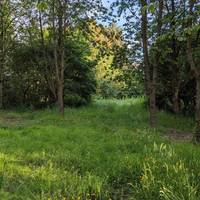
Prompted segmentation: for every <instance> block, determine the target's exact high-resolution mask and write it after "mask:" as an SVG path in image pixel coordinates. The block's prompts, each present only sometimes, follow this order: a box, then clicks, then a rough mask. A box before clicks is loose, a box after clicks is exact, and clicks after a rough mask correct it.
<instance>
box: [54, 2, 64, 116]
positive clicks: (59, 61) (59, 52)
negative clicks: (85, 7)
mask: <svg viewBox="0 0 200 200" xmlns="http://www.w3.org/2000/svg"><path fill="white" fill-rule="evenodd" d="M65 6H66V2H61V1H58V8H57V12H56V13H55V7H56V6H55V1H53V32H54V33H53V35H54V62H55V69H56V79H57V97H58V109H59V112H60V114H61V115H62V116H64V70H65V48H64V46H65V44H64V42H65V40H64V38H65V31H66V30H65V29H66V19H65V14H66V13H65V11H66V9H65V8H66V7H65ZM55 14H57V18H58V20H57V27H56V25H55V22H56V15H55Z"/></svg>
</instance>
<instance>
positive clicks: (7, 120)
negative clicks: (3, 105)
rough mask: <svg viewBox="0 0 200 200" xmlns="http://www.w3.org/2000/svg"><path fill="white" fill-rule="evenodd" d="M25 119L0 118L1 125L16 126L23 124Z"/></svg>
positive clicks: (14, 117) (15, 117)
mask: <svg viewBox="0 0 200 200" xmlns="http://www.w3.org/2000/svg"><path fill="white" fill-rule="evenodd" d="M23 121H24V120H23V118H21V117H17V116H0V125H3V126H4V125H6V126H8V125H10V126H16V125H20V124H22V123H23Z"/></svg>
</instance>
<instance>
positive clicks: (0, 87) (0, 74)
mask: <svg viewBox="0 0 200 200" xmlns="http://www.w3.org/2000/svg"><path fill="white" fill-rule="evenodd" d="M0 68H1V69H0V109H2V108H3V64H0Z"/></svg>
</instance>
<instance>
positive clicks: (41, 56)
mask: <svg viewBox="0 0 200 200" xmlns="http://www.w3.org/2000/svg"><path fill="white" fill-rule="evenodd" d="M65 46H66V51H65V58H66V59H65V60H66V63H65V88H64V101H65V104H66V105H68V106H80V105H85V104H87V103H89V102H90V100H91V95H92V93H94V92H95V85H96V83H95V79H94V74H93V67H94V65H95V63H94V62H92V61H89V60H88V59H87V56H89V55H90V52H89V50H88V49H89V48H88V46H87V43H86V42H84V40H78V39H73V40H70V41H66V44H65ZM45 58H46V59H45ZM4 96H5V97H4V101H5V102H6V104H5V105H7V106H32V107H36V108H40V107H45V106H49V105H52V104H54V103H56V99H57V97H56V78H55V68H54V61H53V48H52V47H51V46H50V45H49V46H46V50H45V52H44V50H43V49H42V47H41V46H40V45H39V44H37V43H35V45H34V46H28V45H26V44H18V46H17V48H16V49H15V51H14V53H13V54H12V63H11V67H10V70H9V72H7V76H6V80H5V91H4Z"/></svg>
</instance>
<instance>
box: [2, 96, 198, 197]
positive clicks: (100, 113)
mask: <svg viewBox="0 0 200 200" xmlns="http://www.w3.org/2000/svg"><path fill="white" fill-rule="evenodd" d="M143 101H144V100H143V99H127V100H98V101H95V102H94V103H93V104H91V105H90V106H88V107H83V108H78V109H71V108H67V109H66V110H65V113H66V114H65V118H64V119H63V118H61V117H60V116H59V115H58V113H57V111H56V109H51V110H50V109H46V110H41V111H33V112H31V111H25V112H21V111H1V113H0V127H1V128H0V138H1V139H0V199H3V200H4V199H5V200H7V199H11V200H15V199H17V200H18V199H19V200H28V199H30V200H39V199H41V200H64V199H65V200H67V199H74V200H78V199H88V200H89V199H91V200H93V199H103V200H104V199H107V200H108V199H133V200H140V199H141V200H151V199H152V200H157V199H163V200H176V199H177V200H179V199H180V200H199V199H200V156H199V155H200V147H199V146H195V145H193V144H192V143H189V142H181V141H177V142H172V141H169V140H167V139H164V138H163V137H162V135H163V133H164V132H167V131H168V130H170V129H178V130H179V131H190V130H192V128H193V125H194V124H193V121H192V119H187V118H184V117H180V116H179V117H175V116H172V115H170V114H166V113H164V112H159V114H158V116H159V117H158V119H159V126H158V127H157V128H156V129H153V130H152V129H150V128H149V127H148V113H147V112H146V110H145V107H144V105H143Z"/></svg>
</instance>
